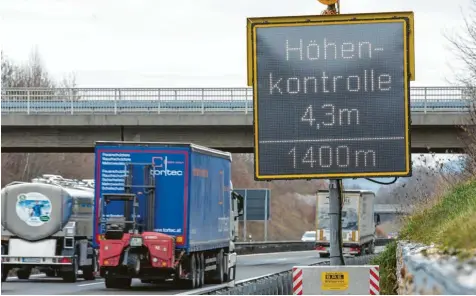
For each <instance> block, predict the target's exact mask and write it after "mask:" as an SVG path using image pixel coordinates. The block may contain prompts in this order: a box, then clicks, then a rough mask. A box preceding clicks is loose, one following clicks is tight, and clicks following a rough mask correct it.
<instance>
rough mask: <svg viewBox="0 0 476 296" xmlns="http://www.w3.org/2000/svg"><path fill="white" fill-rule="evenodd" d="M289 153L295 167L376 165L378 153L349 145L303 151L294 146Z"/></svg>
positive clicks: (318, 147)
mask: <svg viewBox="0 0 476 296" xmlns="http://www.w3.org/2000/svg"><path fill="white" fill-rule="evenodd" d="M288 154H289V155H290V156H291V159H292V163H293V168H295V169H296V168H298V166H301V165H306V166H309V167H311V168H319V167H320V168H330V167H339V168H351V167H354V168H357V167H375V166H376V165H377V160H376V153H375V151H374V150H371V149H351V148H350V147H349V146H346V145H340V146H330V145H325V146H311V147H309V148H307V149H303V150H302V151H298V149H296V147H293V148H292V149H291V150H290V151H289V152H288Z"/></svg>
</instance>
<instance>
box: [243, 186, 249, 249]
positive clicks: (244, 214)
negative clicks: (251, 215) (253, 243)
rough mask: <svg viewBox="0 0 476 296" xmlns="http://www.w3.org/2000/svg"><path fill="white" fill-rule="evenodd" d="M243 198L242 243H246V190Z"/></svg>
mask: <svg viewBox="0 0 476 296" xmlns="http://www.w3.org/2000/svg"><path fill="white" fill-rule="evenodd" d="M244 197H245V200H244V201H243V209H244V210H243V241H244V242H246V224H247V222H248V221H246V220H247V219H246V218H247V217H246V214H247V213H246V212H247V211H246V207H247V205H246V203H247V200H246V199H247V197H248V190H247V189H245V196H244Z"/></svg>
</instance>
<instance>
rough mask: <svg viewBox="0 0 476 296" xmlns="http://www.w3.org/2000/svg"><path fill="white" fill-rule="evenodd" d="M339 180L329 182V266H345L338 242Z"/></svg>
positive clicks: (339, 214)
mask: <svg viewBox="0 0 476 296" xmlns="http://www.w3.org/2000/svg"><path fill="white" fill-rule="evenodd" d="M339 182H340V180H339V179H332V180H329V218H330V225H329V228H330V229H329V230H330V231H329V232H330V235H331V237H330V241H329V242H330V259H331V265H345V263H344V262H342V260H341V258H342V244H340V241H341V239H342V235H341V238H339V234H340V233H341V232H340V231H339V228H340V227H341V223H339V219H341V218H340V217H342V207H341V203H340V201H341V200H342V196H341V192H340V188H339Z"/></svg>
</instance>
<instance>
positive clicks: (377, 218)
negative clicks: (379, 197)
mask: <svg viewBox="0 0 476 296" xmlns="http://www.w3.org/2000/svg"><path fill="white" fill-rule="evenodd" d="M374 221H375V224H376V225H380V214H374Z"/></svg>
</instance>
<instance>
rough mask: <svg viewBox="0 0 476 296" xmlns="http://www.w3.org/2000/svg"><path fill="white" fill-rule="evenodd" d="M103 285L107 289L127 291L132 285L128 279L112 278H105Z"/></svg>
mask: <svg viewBox="0 0 476 296" xmlns="http://www.w3.org/2000/svg"><path fill="white" fill-rule="evenodd" d="M104 284H105V285H106V288H107V289H129V288H130V287H131V284H132V279H130V278H126V279H124V278H121V279H117V278H114V277H106V279H105V280H104Z"/></svg>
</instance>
